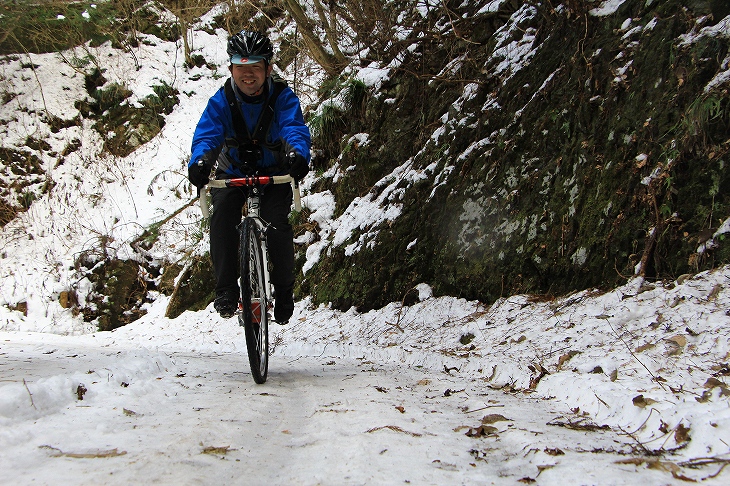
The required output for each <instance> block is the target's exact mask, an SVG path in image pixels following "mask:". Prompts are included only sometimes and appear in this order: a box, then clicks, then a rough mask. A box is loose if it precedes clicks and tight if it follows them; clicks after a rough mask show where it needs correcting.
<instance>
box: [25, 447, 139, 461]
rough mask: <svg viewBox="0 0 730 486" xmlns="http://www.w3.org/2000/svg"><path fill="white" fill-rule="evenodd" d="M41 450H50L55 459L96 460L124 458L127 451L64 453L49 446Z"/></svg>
mask: <svg viewBox="0 0 730 486" xmlns="http://www.w3.org/2000/svg"><path fill="white" fill-rule="evenodd" d="M39 449H48V450H50V451H51V455H52V456H53V457H71V458H74V459H96V458H101V457H117V456H123V455H125V454H126V453H127V451H121V452H120V451H119V450H117V449H108V450H99V451H93V452H63V451H62V450H61V449H59V448H58V447H53V446H49V445H42V446H39Z"/></svg>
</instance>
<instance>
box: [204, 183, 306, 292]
mask: <svg viewBox="0 0 730 486" xmlns="http://www.w3.org/2000/svg"><path fill="white" fill-rule="evenodd" d="M211 200H212V201H213V214H212V215H211V217H210V257H211V259H212V260H213V269H214V272H215V278H216V286H215V290H216V295H221V293H223V292H229V291H230V292H233V293H236V294H238V292H239V289H238V273H239V266H238V243H239V239H240V237H239V234H238V229H237V228H236V226H237V225H238V224H239V223H240V222H241V219H242V215H241V210H242V208H243V205H244V203H245V202H246V188H238V187H231V188H225V189H213V190H212V191H211ZM291 204H292V190H291V186H290V185H289V184H277V185H270V186H267V187H266V188H265V189H264V194H263V196H262V197H261V213H260V215H261V217H262V218H263V220H264V221H266V222H268V223H270V224H271V227H269V230H268V232H267V241H268V249H269V257H270V259H271V283H272V284H273V285H274V288H275V289H276V288H278V289H280V290H287V291H291V288H292V287H293V286H294V232H293V230H292V227H291V225H290V224H289V212H290V210H291Z"/></svg>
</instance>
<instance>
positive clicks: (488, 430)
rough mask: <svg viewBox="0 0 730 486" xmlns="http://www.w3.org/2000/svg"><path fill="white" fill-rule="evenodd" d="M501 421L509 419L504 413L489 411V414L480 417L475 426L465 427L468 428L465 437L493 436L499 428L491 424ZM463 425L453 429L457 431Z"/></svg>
mask: <svg viewBox="0 0 730 486" xmlns="http://www.w3.org/2000/svg"><path fill="white" fill-rule="evenodd" d="M502 421H510V419H508V418H507V417H505V416H504V415H501V414H498V413H491V414H489V415H485V416H484V417H483V418H482V423H481V425H479V426H477V427H466V428H468V429H469V430H467V432H466V434H465V435H466V436H467V437H472V438H479V437H490V436H491V437H495V436H497V434H498V433H499V429H498V428H497V427H494V426H493V425H491V424H494V423H497V422H502ZM463 428H465V427H457V428H456V429H454V430H455V431H459V430H461V429H463Z"/></svg>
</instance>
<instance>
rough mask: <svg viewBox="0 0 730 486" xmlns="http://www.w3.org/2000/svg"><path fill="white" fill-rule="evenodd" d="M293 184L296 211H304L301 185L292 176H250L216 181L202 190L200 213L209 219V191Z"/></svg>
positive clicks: (210, 182)
mask: <svg viewBox="0 0 730 486" xmlns="http://www.w3.org/2000/svg"><path fill="white" fill-rule="evenodd" d="M287 183H288V184H291V188H292V193H293V196H294V209H295V210H296V211H301V210H302V198H301V194H300V193H299V183H298V182H297V181H296V180H294V178H293V177H292V176H290V175H281V176H249V177H239V178H235V179H214V180H212V181H209V182H208V184H206V185H205V186H203V187H202V188H201V189H200V211H201V212H202V213H203V217H204V218H208V217H209V216H210V213H209V211H208V190H209V189H214V188H224V187H252V186H268V185H269V184H287Z"/></svg>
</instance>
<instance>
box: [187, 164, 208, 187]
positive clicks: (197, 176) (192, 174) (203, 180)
mask: <svg viewBox="0 0 730 486" xmlns="http://www.w3.org/2000/svg"><path fill="white" fill-rule="evenodd" d="M210 169H211V166H210V165H208V164H206V163H205V162H204V161H203V160H199V161H197V162H194V163H193V164H192V165H189V166H188V179H190V182H191V183H192V184H193V185H194V186H195V187H197V188H198V189H202V188H203V186H204V185H206V184H207V183H208V178H209V177H210Z"/></svg>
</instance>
